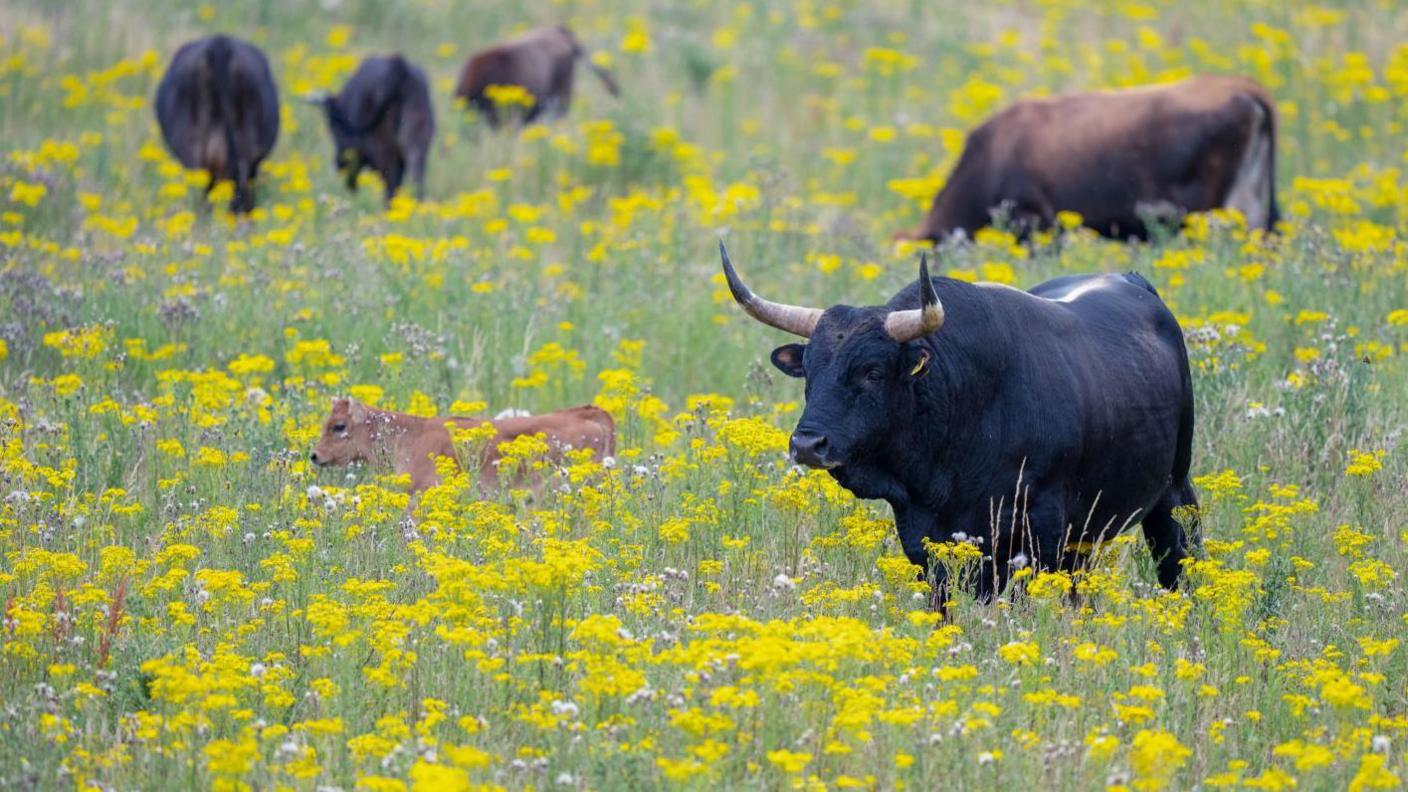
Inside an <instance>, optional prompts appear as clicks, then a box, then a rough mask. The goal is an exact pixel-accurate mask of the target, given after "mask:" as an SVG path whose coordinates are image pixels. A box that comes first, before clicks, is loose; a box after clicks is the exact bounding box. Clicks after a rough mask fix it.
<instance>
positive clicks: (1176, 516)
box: [1144, 479, 1198, 591]
mask: <svg viewBox="0 0 1408 792" xmlns="http://www.w3.org/2000/svg"><path fill="white" fill-rule="evenodd" d="M1181 520H1186V521H1188V527H1189V528H1190V529H1191V530H1192V532H1193V538H1194V541H1196V539H1197V527H1198V496H1197V494H1196V493H1194V492H1193V485H1192V483H1191V482H1189V481H1188V480H1187V479H1184V480H1183V482H1182V483H1181V484H1175V485H1173V486H1171V487H1169V488H1168V491H1167V492H1165V493H1164V494H1163V497H1161V498H1159V501H1158V503H1155V504H1154V507H1153V508H1152V509H1150V510H1149V514H1148V515H1147V516H1146V517H1145V518H1144V541H1146V542H1148V544H1149V554H1150V555H1152V556H1153V557H1154V563H1155V564H1157V565H1158V568H1159V585H1161V586H1163V587H1164V588H1166V589H1169V590H1170V591H1171V590H1173V589H1175V588H1177V587H1178V576H1179V575H1180V574H1181V573H1182V572H1183V559H1185V558H1187V557H1188V555H1189V552H1190V550H1191V549H1192V547H1193V544H1194V542H1190V541H1189V536H1188V531H1185V530H1184V526H1183V522H1181Z"/></svg>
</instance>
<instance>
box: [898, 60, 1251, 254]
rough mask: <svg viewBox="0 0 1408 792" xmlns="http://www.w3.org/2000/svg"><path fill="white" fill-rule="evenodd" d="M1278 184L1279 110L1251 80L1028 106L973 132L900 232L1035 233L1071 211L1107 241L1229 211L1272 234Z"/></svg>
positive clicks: (933, 236)
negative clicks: (1154, 224)
mask: <svg viewBox="0 0 1408 792" xmlns="http://www.w3.org/2000/svg"><path fill="white" fill-rule="evenodd" d="M1275 182H1276V115H1275V109H1274V105H1273V103H1272V101H1271V97H1270V95H1269V94H1267V92H1266V89H1265V88H1263V87H1262V86H1261V85H1259V84H1257V83H1256V82H1254V81H1252V80H1250V79H1246V78H1242V77H1224V76H1200V77H1192V78H1190V79H1187V80H1183V81H1182V82H1177V83H1173V84H1170V85H1160V86H1150V87H1146V88H1134V89H1130V90H1123V91H1104V92H1096V93H1080V94H1065V95H1062V96H1055V97H1051V98H1049V99H1023V100H1021V101H1019V102H1017V103H1016V104H1014V105H1012V106H1011V107H1008V108H1007V109H1005V110H1002V111H1001V112H999V113H997V114H996V115H994V116H992V117H991V118H989V119H988V120H987V121H985V122H983V124H982V125H981V126H979V127H978V128H977V129H975V130H973V131H972V132H971V133H970V134H969V135H968V140H967V142H966V143H965V144H964V147H963V154H962V155H961V156H960V157H959V159H958V165H957V166H955V167H954V169H953V172H952V173H951V174H950V175H949V178H948V182H947V183H946V184H945V185H944V187H943V189H942V190H940V191H939V194H938V195H937V196H935V197H934V203H933V205H932V207H931V208H930V209H929V213H928V215H927V216H925V218H924V221H923V223H921V224H920V225H919V227H918V228H917V229H915V230H913V231H902V232H900V233H898V234H896V235H895V236H896V238H904V239H926V240H930V241H939V240H942V239H944V238H947V237H948V236H950V235H951V234H954V233H956V232H963V233H965V234H967V235H972V233H973V232H974V231H977V230H978V229H979V228H982V227H984V226H986V225H989V224H990V223H991V222H992V221H993V213H994V212H998V213H999V214H1003V213H1005V214H1006V219H1007V221H1008V222H1009V223H1010V224H1011V226H1012V227H1013V228H1014V230H1016V231H1017V232H1018V233H1019V234H1021V235H1025V234H1027V233H1029V232H1030V231H1032V230H1034V229H1037V228H1047V227H1050V226H1051V225H1052V223H1053V222H1054V221H1055V219H1056V214H1057V213H1058V212H1061V211H1072V212H1078V213H1080V215H1081V217H1082V218H1083V222H1084V223H1085V225H1087V226H1089V227H1090V228H1092V229H1094V230H1095V231H1097V232H1099V233H1100V234H1103V235H1105V236H1107V237H1111V238H1115V239H1124V238H1137V239H1145V238H1147V237H1148V235H1149V228H1148V226H1147V225H1146V221H1148V220H1150V219H1158V220H1161V221H1164V222H1167V221H1174V222H1177V220H1178V219H1179V217H1180V216H1181V215H1182V214H1184V213H1187V212H1201V211H1206V210H1209V209H1217V208H1219V207H1227V208H1233V209H1237V210H1240V211H1241V213H1242V215H1243V216H1244V217H1246V220H1247V224H1248V226H1250V227H1252V228H1261V229H1266V230H1271V229H1272V228H1273V227H1274V226H1275V224H1276V221H1277V220H1278V219H1279V212H1278V210H1277V207H1276V183H1275Z"/></svg>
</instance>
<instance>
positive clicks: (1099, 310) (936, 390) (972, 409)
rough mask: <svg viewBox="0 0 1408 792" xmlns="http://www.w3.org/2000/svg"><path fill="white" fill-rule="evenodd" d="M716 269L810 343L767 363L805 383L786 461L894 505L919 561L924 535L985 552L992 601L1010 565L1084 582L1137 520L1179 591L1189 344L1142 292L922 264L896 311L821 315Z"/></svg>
mask: <svg viewBox="0 0 1408 792" xmlns="http://www.w3.org/2000/svg"><path fill="white" fill-rule="evenodd" d="M720 250H721V252H722V250H723V248H722V245H720ZM723 267H724V273H725V275H726V276H727V278H728V283H729V288H730V289H731V290H732V292H733V296H734V298H735V299H736V300H737V301H738V302H739V303H740V304H741V305H742V306H743V307H744V309H745V310H747V311H748V313H749V314H750V315H752V316H753V317H754V318H756V319H758V320H759V321H760V322H763V323H764V324H767V325H770V326H773V327H776V328H779V329H782V330H786V331H788V332H790V333H794V334H797V335H800V336H803V337H804V338H809V339H810V343H808V344H788V345H786V346H781V347H778V348H777V349H776V350H774V351H773V353H772V361H773V364H774V365H776V366H777V367H778V368H779V369H781V370H782V371H783V372H784V373H786V374H788V375H789V376H793V377H804V378H805V379H806V407H805V409H804V410H803V412H802V417H801V420H800V421H799V422H798V423H797V427H796V429H794V430H793V432H792V439H791V450H792V456H793V459H794V460H796V461H797V462H799V463H801V464H804V465H808V466H811V467H819V468H825V469H827V470H828V471H830V473H831V475H832V476H833V477H834V478H835V479H836V481H837V482H839V483H840V484H841V485H842V486H844V487H845V488H846V489H849V490H850V491H851V492H853V493H854V494H855V495H856V496H858V497H861V498H879V499H882V500H885V501H888V502H889V504H890V506H891V507H892V508H893V509H894V513H895V524H896V528H897V529H898V530H899V535H900V541H901V544H902V545H903V547H904V552H905V555H907V556H908V557H909V559H910V560H911V561H913V562H914V563H915V564H919V565H921V566H924V565H925V562H926V560H927V553H926V551H925V546H924V541H925V540H926V539H927V540H932V541H935V542H944V541H950V540H953V539H955V538H959V539H962V538H963V536H965V535H966V536H967V537H968V538H970V539H973V540H977V541H978V542H979V543H980V545H979V546H980V547H981V548H982V550H983V552H984V554H985V560H984V562H983V564H982V572H981V573H980V574H979V576H978V579H977V581H976V585H977V589H978V593H979V595H980V596H982V597H984V598H987V597H990V596H991V595H992V594H993V593H995V592H999V591H1001V590H1002V588H1003V586H1004V585H1005V583H1006V580H1007V578H1008V574H1009V569H1010V566H1011V564H1010V562H1011V561H1012V560H1013V559H1020V558H1022V557H1023V556H1024V557H1025V558H1026V559H1028V560H1030V561H1031V562H1032V563H1033V564H1035V565H1036V566H1037V567H1038V568H1041V569H1056V568H1066V569H1070V568H1074V567H1075V566H1076V564H1077V563H1078V562H1079V561H1080V557H1081V555H1082V553H1084V552H1088V550H1089V548H1090V546H1091V545H1098V544H1099V543H1100V542H1102V541H1103V540H1106V539H1109V538H1110V537H1112V536H1114V535H1115V534H1117V533H1119V532H1120V531H1123V530H1124V529H1125V528H1126V527H1128V526H1129V525H1131V524H1133V523H1134V522H1143V524H1144V536H1145V539H1146V540H1147V541H1148V544H1149V550H1150V552H1151V553H1152V554H1153V556H1154V559H1155V561H1156V562H1157V564H1158V577H1159V582H1160V583H1162V584H1163V585H1164V586H1167V587H1169V588H1172V587H1174V586H1175V585H1176V584H1177V581H1178V577H1179V573H1180V570H1181V564H1180V562H1181V561H1182V560H1183V559H1184V558H1185V557H1187V555H1188V550H1189V539H1188V538H1187V536H1186V535H1185V533H1184V530H1183V526H1182V525H1180V523H1179V522H1178V521H1177V520H1176V519H1175V509H1177V508H1178V507H1181V506H1186V507H1190V510H1189V512H1188V513H1189V514H1190V515H1191V514H1194V513H1195V512H1194V511H1193V510H1195V509H1196V506H1197V500H1196V497H1195V495H1194V493H1193V489H1192V486H1191V484H1190V482H1189V479H1188V470H1189V464H1190V457H1191V453H1192V440H1193V388H1192V381H1191V379H1190V376H1189V371H1188V355H1187V350H1186V348H1185V347H1184V344H1183V333H1182V331H1181V330H1180V328H1179V326H1178V322H1177V320H1176V319H1174V317H1173V314H1172V313H1170V312H1169V310H1168V308H1167V307H1166V306H1165V305H1164V304H1163V301H1162V300H1160V299H1159V296H1158V294H1157V293H1156V292H1155V291H1154V288H1153V287H1152V286H1151V285H1150V284H1149V282H1148V281H1146V280H1145V279H1144V278H1142V277H1141V276H1139V275H1137V274H1134V273H1130V274H1126V275H1080V276H1069V277H1063V278H1057V279H1056V280H1052V281H1048V282H1046V283H1043V284H1041V285H1040V286H1037V287H1036V288H1034V289H1032V290H1031V291H1030V292H1024V291H1020V290H1018V289H1013V288H1009V287H1006V286H998V285H993V284H971V283H965V282H962V281H957V280H952V279H949V278H930V277H929V272H928V265H927V262H921V264H920V266H919V281H918V282H917V283H914V284H911V285H910V286H908V287H906V288H905V289H903V290H902V291H900V293H899V294H896V295H895V296H894V298H893V299H891V300H890V302H889V303H888V304H886V305H883V306H872V307H864V308H856V307H852V306H849V305H836V306H832V307H831V308H828V309H826V310H824V311H823V310H821V309H818V308H801V307H797V306H791V305H781V304H778V303H773V302H769V301H767V300H763V299H761V298H759V297H757V296H756V295H754V294H753V293H752V292H750V291H749V290H748V288H747V287H746V286H744V285H743V283H742V281H740V280H739V278H738V275H737V274H736V273H735V272H734V270H733V267H732V265H731V264H730V263H729V260H728V254H727V253H726V252H725V253H723ZM941 328H942V330H941ZM934 572H935V573H936V576H937V577H938V578H939V582H940V583H944V582H945V581H943V576H944V572H943V570H942V569H941V568H939V569H935V570H934ZM940 590H941V591H942V589H940Z"/></svg>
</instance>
